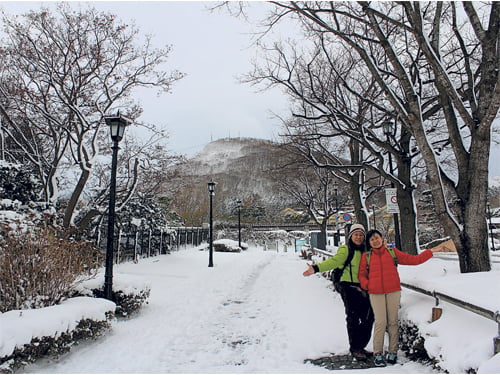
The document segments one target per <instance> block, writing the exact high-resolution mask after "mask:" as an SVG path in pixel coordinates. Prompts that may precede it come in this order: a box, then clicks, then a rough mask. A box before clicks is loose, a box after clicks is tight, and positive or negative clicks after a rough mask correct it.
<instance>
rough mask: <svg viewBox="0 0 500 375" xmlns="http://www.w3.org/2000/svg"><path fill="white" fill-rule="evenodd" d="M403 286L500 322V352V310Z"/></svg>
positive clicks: (497, 347) (499, 341) (497, 348)
mask: <svg viewBox="0 0 500 375" xmlns="http://www.w3.org/2000/svg"><path fill="white" fill-rule="evenodd" d="M310 250H311V251H312V252H314V253H318V254H321V255H326V256H333V255H334V254H333V253H330V252H329V251H325V250H321V249H316V248H312V249H310ZM401 286H403V287H405V288H407V289H411V290H413V291H415V292H418V293H422V294H425V295H428V296H430V297H434V298H435V299H436V306H438V305H439V301H440V300H442V301H446V302H448V303H451V304H453V305H455V306H458V307H460V308H462V309H465V310H468V311H470V312H473V313H476V314H478V315H481V316H482V317H484V318H487V319H490V320H493V321H494V322H496V323H497V324H498V335H497V337H495V339H494V342H493V345H494V352H495V354H497V353H499V352H500V312H499V311H491V310H489V309H486V308H484V307H481V306H476V305H473V304H472V303H469V302H465V301H462V300H459V299H458V298H455V297H451V296H448V295H446V294H444V293H441V292H436V291H435V290H433V291H432V292H431V291H428V290H426V289H423V288H421V287H418V286H415V285H410V284H407V283H401Z"/></svg>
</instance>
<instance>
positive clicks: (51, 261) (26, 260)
mask: <svg viewBox="0 0 500 375" xmlns="http://www.w3.org/2000/svg"><path fill="white" fill-rule="evenodd" d="M3 229H4V231H3V233H2V234H3V235H2V237H1V238H0V311H1V312H5V311H9V310H17V309H30V308H40V307H46V306H51V305H54V304H57V303H59V302H60V301H61V300H62V299H63V298H64V297H66V296H67V295H68V294H69V292H70V289H71V288H72V287H74V286H75V285H76V284H78V283H79V282H81V281H83V280H84V279H85V276H93V275H94V274H95V272H96V271H97V269H98V267H99V266H100V265H101V255H100V252H99V250H98V249H97V248H96V247H95V246H93V245H92V244H91V243H90V242H87V241H73V240H69V239H65V238H67V237H66V236H65V235H64V233H61V232H60V231H58V230H57V229H56V228H54V227H51V226H44V227H38V228H35V229H34V230H33V231H32V233H30V234H29V233H21V234H19V233H14V232H13V231H8V230H6V229H7V227H4V228H3Z"/></svg>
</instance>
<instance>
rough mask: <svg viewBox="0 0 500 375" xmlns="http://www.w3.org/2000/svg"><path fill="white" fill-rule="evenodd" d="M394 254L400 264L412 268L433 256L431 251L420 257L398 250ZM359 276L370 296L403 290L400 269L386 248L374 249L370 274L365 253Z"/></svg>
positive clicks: (423, 253) (360, 264)
mask: <svg viewBox="0 0 500 375" xmlns="http://www.w3.org/2000/svg"><path fill="white" fill-rule="evenodd" d="M394 253H395V255H396V257H397V258H398V264H404V265H410V266H414V265H417V264H422V263H424V262H426V261H427V260H429V259H430V258H432V256H433V253H432V251H430V250H425V251H424V252H422V253H420V254H418V255H410V254H407V253H404V252H402V251H399V250H398V249H394ZM358 276H359V282H360V284H361V288H363V289H365V290H368V293H370V294H383V293H392V292H395V291H398V290H401V281H400V280H399V273H398V269H397V267H396V265H395V264H394V259H393V258H392V255H391V254H390V253H389V250H387V248H386V247H385V246H382V247H381V248H380V249H372V254H371V256H370V270H369V274H368V270H367V269H366V253H363V256H362V258H361V261H360V263H359V274H358Z"/></svg>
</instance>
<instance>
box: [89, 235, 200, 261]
mask: <svg viewBox="0 0 500 375" xmlns="http://www.w3.org/2000/svg"><path fill="white" fill-rule="evenodd" d="M106 238H107V237H106V229H103V230H102V231H101V232H99V237H98V238H97V239H96V243H97V245H98V246H99V247H100V248H101V249H103V250H105V249H106ZM207 239H208V228H201V227H178V228H168V230H152V229H141V228H137V229H130V230H127V231H125V230H123V229H121V228H120V229H118V231H117V232H116V233H115V244H114V249H115V263H120V262H125V261H131V260H132V261H137V260H138V259H140V258H145V257H151V256H156V255H160V254H169V253H170V252H171V251H175V250H178V249H179V247H181V246H187V245H191V246H199V245H200V244H201V243H202V242H206V241H207Z"/></svg>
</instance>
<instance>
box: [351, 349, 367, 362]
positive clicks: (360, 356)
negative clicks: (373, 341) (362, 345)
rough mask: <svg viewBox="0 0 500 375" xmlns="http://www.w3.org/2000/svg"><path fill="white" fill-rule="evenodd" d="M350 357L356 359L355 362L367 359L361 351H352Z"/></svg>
mask: <svg viewBox="0 0 500 375" xmlns="http://www.w3.org/2000/svg"><path fill="white" fill-rule="evenodd" d="M351 355H352V356H353V357H354V359H356V360H357V361H366V360H367V359H368V357H367V356H366V354H365V353H364V351H363V350H352V351H351Z"/></svg>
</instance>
